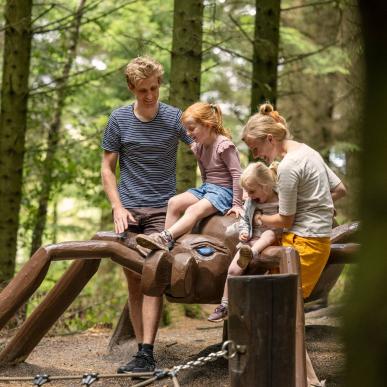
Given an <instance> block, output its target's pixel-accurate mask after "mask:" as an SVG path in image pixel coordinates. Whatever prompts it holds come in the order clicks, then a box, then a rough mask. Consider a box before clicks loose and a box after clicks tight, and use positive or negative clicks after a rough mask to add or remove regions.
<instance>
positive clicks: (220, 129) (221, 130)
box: [210, 103, 231, 139]
mask: <svg viewBox="0 0 387 387" xmlns="http://www.w3.org/2000/svg"><path fill="white" fill-rule="evenodd" d="M210 108H211V110H212V111H213V113H214V115H215V122H216V125H214V129H215V132H216V133H217V134H221V135H223V136H225V137H228V138H230V139H231V131H230V130H229V129H227V128H225V127H224V126H223V115H222V111H221V110H220V106H219V105H218V104H213V103H211V104H210Z"/></svg>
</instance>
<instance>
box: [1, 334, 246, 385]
mask: <svg viewBox="0 0 387 387" xmlns="http://www.w3.org/2000/svg"><path fill="white" fill-rule="evenodd" d="M239 347H242V346H239V345H235V343H234V342H233V341H232V340H227V341H225V342H224V343H223V345H222V349H221V350H220V351H217V352H211V353H209V354H208V355H207V356H201V357H199V358H197V359H196V360H191V361H189V362H187V363H185V364H180V365H177V366H174V367H173V368H172V369H169V370H168V369H164V370H156V371H155V372H143V373H132V372H130V373H126V374H111V375H110V374H109V375H100V374H97V373H92V374H84V375H83V378H82V385H91V384H92V383H94V382H95V381H97V380H99V379H102V378H115V377H116V378H117V377H133V376H149V378H148V379H147V380H144V381H143V382H140V383H138V384H136V385H134V386H133V387H135V386H136V387H140V386H146V385H148V384H151V383H153V382H154V381H156V380H158V379H163V378H166V377H170V378H172V381H173V383H174V386H176V387H178V386H179V382H178V380H177V374H178V373H179V372H180V371H181V370H188V369H190V368H194V367H199V366H203V365H205V364H206V363H209V362H212V361H215V360H217V359H219V358H221V357H224V358H225V359H231V358H233V357H234V356H235V355H236V354H237V352H241V353H243V350H241V348H239ZM78 378H80V377H79V376H49V375H37V376H35V378H34V380H33V381H34V385H38V386H41V385H42V384H44V383H49V382H50V381H53V380H65V379H78ZM0 380H3V381H4V380H7V381H17V380H31V378H28V377H22V378H12V377H0Z"/></svg>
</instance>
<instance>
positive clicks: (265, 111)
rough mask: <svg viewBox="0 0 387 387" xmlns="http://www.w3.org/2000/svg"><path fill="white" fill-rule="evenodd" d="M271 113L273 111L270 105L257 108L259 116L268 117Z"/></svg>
mask: <svg viewBox="0 0 387 387" xmlns="http://www.w3.org/2000/svg"><path fill="white" fill-rule="evenodd" d="M272 111H274V108H273V105H272V104H270V103H263V104H262V105H260V106H259V112H260V113H261V114H265V115H269V114H270V113H271V112H272Z"/></svg>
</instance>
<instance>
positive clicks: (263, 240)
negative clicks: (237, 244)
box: [237, 230, 276, 270]
mask: <svg viewBox="0 0 387 387" xmlns="http://www.w3.org/2000/svg"><path fill="white" fill-rule="evenodd" d="M275 240H276V236H275V233H274V231H272V230H266V231H264V232H263V233H262V235H261V236H260V237H259V238H258V239H252V240H250V241H249V245H250V246H251V248H250V246H248V245H246V244H245V245H243V246H242V247H241V248H240V250H239V259H238V262H237V263H238V265H239V266H240V267H241V268H242V269H243V270H245V269H246V268H247V266H248V265H249V263H250V262H251V260H252V259H253V258H254V257H258V255H259V253H260V252H261V251H263V250H264V249H265V248H266V247H267V246H270V245H272V244H273V243H274V242H275Z"/></svg>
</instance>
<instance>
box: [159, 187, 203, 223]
mask: <svg viewBox="0 0 387 387" xmlns="http://www.w3.org/2000/svg"><path fill="white" fill-rule="evenodd" d="M198 201H199V199H198V198H197V197H196V196H195V195H193V194H192V193H191V192H183V193H181V194H179V195H175V196H173V197H171V198H170V199H169V201H168V209H167V216H166V218H165V228H167V229H168V228H169V227H171V226H173V225H174V224H175V223H176V222H177V221H178V219H179V218H180V216H181V215H182V214H183V213H184V211H185V210H186V209H187V208H188V207H189V206H192V204H195V203H197V202H198Z"/></svg>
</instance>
